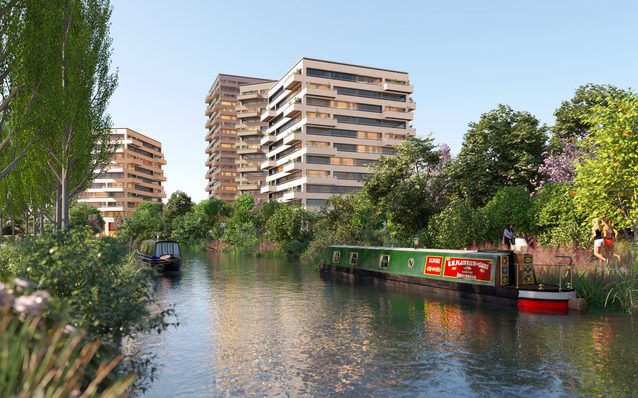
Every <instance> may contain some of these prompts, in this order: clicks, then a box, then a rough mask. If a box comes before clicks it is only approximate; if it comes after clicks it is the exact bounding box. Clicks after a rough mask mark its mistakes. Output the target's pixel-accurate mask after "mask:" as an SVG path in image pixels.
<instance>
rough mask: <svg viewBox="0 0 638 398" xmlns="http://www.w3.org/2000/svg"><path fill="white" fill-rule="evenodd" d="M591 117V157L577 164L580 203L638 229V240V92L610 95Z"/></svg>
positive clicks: (587, 142) (586, 142)
mask: <svg viewBox="0 0 638 398" xmlns="http://www.w3.org/2000/svg"><path fill="white" fill-rule="evenodd" d="M594 110H595V113H594V114H592V115H591V117H590V118H589V119H588V121H589V123H591V125H592V126H593V127H592V133H591V135H590V136H588V137H587V139H585V140H584V141H583V144H584V146H585V148H586V150H587V152H588V153H589V154H590V156H587V157H583V158H582V161H581V162H579V163H578V164H577V166H576V172H577V175H576V178H575V180H574V182H575V186H576V193H577V196H576V198H577V200H578V203H579V204H580V205H581V206H582V207H583V208H586V209H595V211H596V212H599V214H602V215H605V216H606V217H608V218H610V219H612V220H614V221H615V222H616V224H617V225H619V226H620V227H628V228H632V229H633V230H634V239H635V240H636V241H638V95H636V94H635V93H633V92H631V93H630V95H627V96H626V97H624V98H622V99H615V98H609V99H608V105H607V106H598V107H595V108H594Z"/></svg>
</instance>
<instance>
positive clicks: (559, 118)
mask: <svg viewBox="0 0 638 398" xmlns="http://www.w3.org/2000/svg"><path fill="white" fill-rule="evenodd" d="M628 94H629V92H628V91H625V90H623V89H620V88H618V87H615V86H612V85H609V84H592V83H589V84H585V85H582V86H580V87H578V88H577V89H576V92H575V93H574V97H572V98H571V99H570V100H569V101H563V102H562V103H561V105H560V106H559V107H558V109H556V111H555V112H554V116H555V117H556V123H555V124H554V126H553V127H552V138H551V141H550V147H551V148H552V150H554V151H558V152H560V151H561V148H562V147H563V145H562V144H561V140H564V141H568V142H569V141H574V140H578V139H581V138H584V137H585V136H587V135H588V134H589V133H590V132H591V130H592V127H593V125H592V123H591V115H592V114H593V113H594V108H595V107H597V106H603V107H604V106H607V105H608V104H609V101H610V100H614V99H620V98H625V97H626V96H627V95H628Z"/></svg>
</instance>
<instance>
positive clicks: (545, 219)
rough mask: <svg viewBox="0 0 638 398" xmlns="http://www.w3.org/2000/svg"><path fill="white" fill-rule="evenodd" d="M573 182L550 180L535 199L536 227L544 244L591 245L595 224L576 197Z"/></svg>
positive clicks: (536, 231) (533, 204)
mask: <svg viewBox="0 0 638 398" xmlns="http://www.w3.org/2000/svg"><path fill="white" fill-rule="evenodd" d="M573 191H574V188H573V186H572V185H571V184H569V183H547V184H545V185H543V187H542V188H541V189H540V190H539V191H538V193H537V194H536V195H535V196H534V197H533V198H532V211H531V214H532V217H531V221H532V229H533V232H534V233H535V234H536V235H537V236H538V238H539V242H540V243H541V244H543V245H547V246H553V247H581V248H585V247H587V244H588V243H589V238H590V233H591V232H590V228H591V224H589V223H588V221H587V213H586V212H583V211H582V210H581V209H580V208H579V207H578V206H577V205H576V201H575V200H574V195H573V193H574V192H573Z"/></svg>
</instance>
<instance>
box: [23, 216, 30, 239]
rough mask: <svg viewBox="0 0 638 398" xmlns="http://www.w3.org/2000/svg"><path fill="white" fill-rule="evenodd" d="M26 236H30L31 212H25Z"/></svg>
mask: <svg viewBox="0 0 638 398" xmlns="http://www.w3.org/2000/svg"><path fill="white" fill-rule="evenodd" d="M24 235H25V236H27V235H29V211H28V210H25V211H24Z"/></svg>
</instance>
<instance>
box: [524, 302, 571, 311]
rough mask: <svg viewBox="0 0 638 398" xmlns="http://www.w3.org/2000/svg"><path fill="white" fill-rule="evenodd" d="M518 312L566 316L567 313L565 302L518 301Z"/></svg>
mask: <svg viewBox="0 0 638 398" xmlns="http://www.w3.org/2000/svg"><path fill="white" fill-rule="evenodd" d="M518 310H519V311H521V312H529V313H533V314H566V313H568V312H569V304H568V302H567V300H560V301H558V300H529V299H518Z"/></svg>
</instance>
